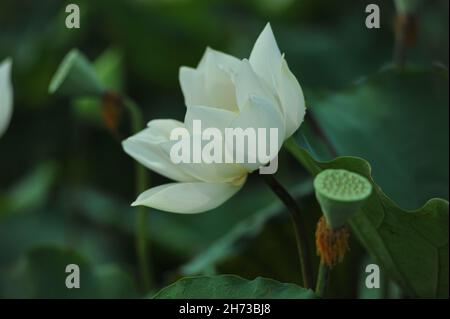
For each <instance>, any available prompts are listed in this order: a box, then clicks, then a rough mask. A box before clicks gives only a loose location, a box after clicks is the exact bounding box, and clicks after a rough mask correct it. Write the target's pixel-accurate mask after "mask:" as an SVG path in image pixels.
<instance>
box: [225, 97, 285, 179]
mask: <svg viewBox="0 0 450 319" xmlns="http://www.w3.org/2000/svg"><path fill="white" fill-rule="evenodd" d="M231 128H241V129H243V130H245V129H247V128H251V129H254V130H256V137H257V139H258V143H257V145H258V147H257V149H256V151H258V148H259V147H260V145H259V139H260V138H261V137H262V136H259V132H258V129H259V128H264V129H265V131H266V136H268V135H269V134H270V129H271V128H273V129H276V130H277V140H276V143H277V144H276V145H274V146H276V153H275V154H272V156H271V158H270V160H272V159H273V158H274V157H275V156H276V154H277V153H278V151H279V150H280V148H281V146H282V144H283V141H284V136H285V128H284V118H283V114H282V113H281V111H280V110H279V109H278V107H277V106H275V105H273V104H272V103H271V102H270V101H268V100H266V99H264V98H261V97H259V96H250V99H249V100H248V102H247V104H246V106H245V107H244V108H243V110H242V111H241V112H240V114H239V116H238V117H237V118H236V120H234V121H233V122H232V123H231ZM261 141H262V139H261ZM265 141H266V144H265V145H264V147H265V148H266V150H267V153H269V149H270V143H269V142H268V141H269V138H267V139H266V140H265ZM226 142H227V148H228V150H229V151H230V152H231V150H232V149H233V150H234V152H235V156H236V153H238V152H239V148H237V147H236V143H235V141H234V142H233V144H234V145H230V143H229V142H230V140H229V139H228V140H227V141H226ZM244 152H245V153H244V155H245V156H244V157H245V158H247V154H248V152H249V150H248V147H247V145H245V148H244ZM255 156H256V159H257V161H256V163H249V162H248V161H247V162H246V163H241V164H240V165H242V166H244V167H246V168H247V170H249V171H253V170H255V169H257V168H259V167H260V166H262V165H264V164H266V163H267V162H268V161H266V162H260V161H258V154H255Z"/></svg>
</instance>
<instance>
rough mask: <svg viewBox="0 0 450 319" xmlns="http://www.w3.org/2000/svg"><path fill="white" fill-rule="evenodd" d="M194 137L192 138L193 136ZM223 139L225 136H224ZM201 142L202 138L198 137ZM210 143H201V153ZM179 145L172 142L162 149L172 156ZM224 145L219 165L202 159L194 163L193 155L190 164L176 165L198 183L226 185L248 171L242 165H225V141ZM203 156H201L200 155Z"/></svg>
mask: <svg viewBox="0 0 450 319" xmlns="http://www.w3.org/2000/svg"><path fill="white" fill-rule="evenodd" d="M191 137H192V136H191ZM222 137H223V135H222ZM198 138H199V140H200V138H201V137H200V136H198ZM208 142H210V141H205V140H203V141H201V150H200V151H201V152H202V150H203V147H204V146H205V145H206V144H207V143H208ZM175 143H177V141H170V142H167V143H163V144H161V147H162V148H163V149H164V151H165V152H166V154H170V150H171V148H172V146H173V145H174V144H175ZM192 143H193V142H192V139H191V152H193V151H194V148H193V146H192V145H193V144H192ZM220 143H221V145H222V148H221V149H222V157H221V161H220V162H219V163H205V162H204V161H203V159H201V162H200V163H195V162H193V157H192V155H191V162H190V163H183V162H181V163H178V164H176V165H177V167H178V168H179V169H181V170H182V171H183V172H186V173H187V174H189V175H190V176H193V177H195V178H196V180H198V181H203V182H221V183H226V182H230V181H233V180H236V179H238V178H239V177H240V176H242V175H244V174H246V173H247V170H246V168H245V167H243V166H242V165H239V164H236V163H225V159H224V158H225V155H224V152H225V142H224V141H223V140H221V141H220ZM199 156H201V154H199Z"/></svg>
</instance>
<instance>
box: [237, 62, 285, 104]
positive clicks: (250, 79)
mask: <svg viewBox="0 0 450 319" xmlns="http://www.w3.org/2000/svg"><path fill="white" fill-rule="evenodd" d="M233 80H234V84H235V87H236V99H237V104H238V106H239V109H240V110H241V111H242V109H243V108H244V107H245V106H246V105H247V103H248V100H249V98H250V96H259V97H261V98H264V99H266V100H268V101H269V102H270V103H272V104H273V105H274V107H276V108H279V106H278V102H277V101H276V99H275V92H274V90H273V89H272V88H271V87H269V86H268V85H267V84H266V83H265V82H264V81H263V80H262V79H261V78H260V77H259V76H258V75H257V74H256V73H255V72H254V70H253V69H252V66H251V65H250V62H249V61H248V60H247V59H244V60H242V61H241V63H240V67H239V69H238V71H237V73H236V75H235V76H234V77H233Z"/></svg>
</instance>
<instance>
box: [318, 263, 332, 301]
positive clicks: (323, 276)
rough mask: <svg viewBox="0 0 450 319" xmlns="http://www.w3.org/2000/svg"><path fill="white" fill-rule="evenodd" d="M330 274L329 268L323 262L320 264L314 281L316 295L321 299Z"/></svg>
mask: <svg viewBox="0 0 450 319" xmlns="http://www.w3.org/2000/svg"><path fill="white" fill-rule="evenodd" d="M329 273H330V268H329V267H328V266H327V265H325V264H324V263H323V262H320V265H319V271H318V273H317V281H316V295H317V296H318V297H321V298H323V296H324V294H325V289H326V286H327V281H328V276H329Z"/></svg>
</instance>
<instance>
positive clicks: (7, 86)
mask: <svg viewBox="0 0 450 319" xmlns="http://www.w3.org/2000/svg"><path fill="white" fill-rule="evenodd" d="M11 65H12V62H11V59H6V60H5V61H3V62H2V63H1V64H0V136H2V135H3V133H5V131H6V129H7V128H8V124H9V121H10V120H11V115H12V107H13V92H12V86H11Z"/></svg>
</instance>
